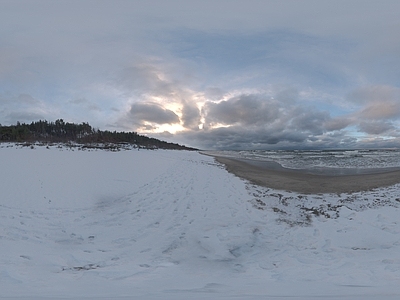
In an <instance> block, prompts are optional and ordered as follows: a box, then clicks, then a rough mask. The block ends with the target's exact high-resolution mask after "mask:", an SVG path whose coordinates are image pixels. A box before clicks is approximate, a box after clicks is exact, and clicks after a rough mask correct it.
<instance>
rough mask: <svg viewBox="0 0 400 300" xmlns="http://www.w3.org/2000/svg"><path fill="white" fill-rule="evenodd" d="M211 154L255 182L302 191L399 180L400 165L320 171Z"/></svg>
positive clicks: (359, 188)
mask: <svg viewBox="0 0 400 300" xmlns="http://www.w3.org/2000/svg"><path fill="white" fill-rule="evenodd" d="M206 155H208V154H206ZM211 156H213V157H214V158H215V160H216V161H218V162H219V163H221V164H224V165H225V168H226V170H227V171H228V172H230V173H232V174H234V175H236V176H238V177H240V178H242V179H245V180H248V181H250V182H252V183H254V184H256V185H260V186H264V187H269V188H273V189H277V190H285V191H291V192H299V193H303V194H323V193H337V194H341V193H353V192H359V191H368V190H371V189H375V188H379V187H386V186H391V185H394V184H396V183H400V168H385V169H382V170H379V169H373V170H369V171H365V172H364V173H363V172H359V171H358V173H357V171H353V172H350V171H347V172H344V174H341V173H340V172H338V169H336V172H332V174H329V173H328V172H327V171H326V169H325V170H319V174H318V173H312V172H311V171H310V170H294V169H287V168H284V167H282V166H281V165H280V164H278V163H275V162H264V161H256V160H245V159H236V158H231V157H222V156H214V155H211ZM317 171H318V170H317Z"/></svg>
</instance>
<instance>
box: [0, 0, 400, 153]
mask: <svg viewBox="0 0 400 300" xmlns="http://www.w3.org/2000/svg"><path fill="white" fill-rule="evenodd" d="M0 7H1V9H0V124H2V125H11V124H15V123H16V122H17V121H18V122H21V123H30V122H32V121H38V120H48V121H55V120H56V119H60V118H61V119H63V120H64V121H66V122H75V123H82V122H89V123H90V124H91V125H92V126H93V127H95V128H99V129H101V130H111V131H114V130H116V131H135V132H138V133H140V134H146V135H148V136H151V137H155V138H159V139H162V140H166V141H169V142H176V143H180V144H184V145H187V146H192V147H197V148H200V149H216V150H221V149H321V148H329V149H332V148H366V147H367V148H376V147H385V148H387V147H400V35H399V32H400V1H398V0H384V1H378V0H376V1H371V0H335V1H325V0H280V1H275V0H212V1H210V0H202V1H195V0H168V1H167V0H147V1H138V0H129V1H125V0H110V1H109V0H95V1H94V0H83V1H82V0H78V1H77V0H68V1H65V0H57V1H52V0H0Z"/></svg>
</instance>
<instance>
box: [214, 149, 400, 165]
mask: <svg viewBox="0 0 400 300" xmlns="http://www.w3.org/2000/svg"><path fill="white" fill-rule="evenodd" d="M212 154H215V155H219V156H227V157H234V158H244V159H251V160H258V161H273V162H277V163H279V164H280V165H282V166H283V167H285V168H290V169H316V168H341V169H343V168H347V169H375V168H393V167H400V149H378V150H376V149H374V150H365V149H364V150H312V151H310V150H278V151H276V150H252V151H212Z"/></svg>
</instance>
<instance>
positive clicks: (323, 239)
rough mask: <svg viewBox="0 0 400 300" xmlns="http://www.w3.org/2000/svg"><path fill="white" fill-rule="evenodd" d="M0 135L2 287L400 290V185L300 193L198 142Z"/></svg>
mask: <svg viewBox="0 0 400 300" xmlns="http://www.w3.org/2000/svg"><path fill="white" fill-rule="evenodd" d="M0 146H1V148H0V165H1V168H2V173H1V195H2V196H1V202H0V226H1V227H0V253H1V257H0V267H1V269H0V299H9V298H10V299H11V298H12V299H19V300H20V299H46V298H47V299H50V298H51V299H57V298H59V299H98V298H100V297H101V298H102V299H293V298H295V299H310V298H312V299H324V298H327V299H398V298H399V297H400V285H399V283H400V251H399V250H400V223H399V221H398V215H399V213H400V209H399V207H400V191H399V189H400V185H398V184H395V185H391V186H388V187H382V188H376V189H374V190H371V191H360V192H353V193H340V194H338V193H330V194H328V193H324V194H302V193H298V192H288V191H282V190H274V189H271V188H268V187H261V186H257V185H254V184H252V183H250V182H247V181H245V180H241V179H239V178H238V177H236V176H234V175H233V174H231V173H229V172H227V171H226V169H225V167H224V166H223V165H222V164H220V163H218V162H216V161H215V159H214V158H213V157H210V156H206V155H202V154H200V153H198V152H188V151H165V150H154V151H150V150H140V151H137V150H132V151H125V150H124V151H119V152H111V151H103V150H80V148H78V147H76V148H68V147H64V146H63V147H57V146H50V147H48V148H46V147H45V146H34V147H33V149H31V148H29V147H21V146H18V145H15V144H1V145H0Z"/></svg>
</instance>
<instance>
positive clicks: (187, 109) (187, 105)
mask: <svg viewBox="0 0 400 300" xmlns="http://www.w3.org/2000/svg"><path fill="white" fill-rule="evenodd" d="M182 102H183V103H182V122H183V124H182V125H183V127H185V128H187V129H191V130H198V129H199V125H200V123H201V121H200V120H201V115H200V110H199V108H198V107H197V105H196V103H194V102H190V101H182Z"/></svg>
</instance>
